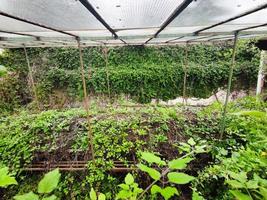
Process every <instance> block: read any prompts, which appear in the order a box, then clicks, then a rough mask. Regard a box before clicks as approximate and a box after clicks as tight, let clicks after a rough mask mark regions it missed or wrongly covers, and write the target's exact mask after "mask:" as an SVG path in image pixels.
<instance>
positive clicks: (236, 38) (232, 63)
mask: <svg viewBox="0 0 267 200" xmlns="http://www.w3.org/2000/svg"><path fill="white" fill-rule="evenodd" d="M237 42H238V32H235V38H234V46H233V54H232V62H231V67H230V71H229V77H228V85H227V92H226V97H225V103H224V107H223V112H222V119H221V124H220V139H222V137H223V133H224V130H225V117H226V113H227V105H228V101H229V96H230V93H231V86H232V78H233V72H234V67H235V56H236V50H237Z"/></svg>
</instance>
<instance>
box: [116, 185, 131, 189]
mask: <svg viewBox="0 0 267 200" xmlns="http://www.w3.org/2000/svg"><path fill="white" fill-rule="evenodd" d="M118 186H119V187H120V188H122V189H123V190H129V189H130V187H129V185H126V184H119V185H118Z"/></svg>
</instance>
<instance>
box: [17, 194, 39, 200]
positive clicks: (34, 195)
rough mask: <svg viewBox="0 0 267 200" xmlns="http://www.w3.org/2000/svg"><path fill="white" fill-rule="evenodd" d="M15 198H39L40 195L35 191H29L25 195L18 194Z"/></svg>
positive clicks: (24, 199)
mask: <svg viewBox="0 0 267 200" xmlns="http://www.w3.org/2000/svg"><path fill="white" fill-rule="evenodd" d="M14 199H15V200H39V197H38V195H36V194H34V193H33V192H29V193H26V194H23V195H16V196H15V197H14Z"/></svg>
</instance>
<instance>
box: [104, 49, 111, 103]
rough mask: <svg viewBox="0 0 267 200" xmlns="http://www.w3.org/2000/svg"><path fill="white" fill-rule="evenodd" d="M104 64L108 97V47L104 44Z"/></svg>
mask: <svg viewBox="0 0 267 200" xmlns="http://www.w3.org/2000/svg"><path fill="white" fill-rule="evenodd" d="M103 53H104V57H105V64H106V76H107V87H108V97H109V99H110V84H109V69H108V48H107V47H106V46H105V47H104V49H103Z"/></svg>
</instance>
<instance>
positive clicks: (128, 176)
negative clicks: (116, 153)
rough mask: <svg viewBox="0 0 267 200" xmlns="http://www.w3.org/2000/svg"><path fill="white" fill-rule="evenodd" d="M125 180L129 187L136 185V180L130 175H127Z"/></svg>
mask: <svg viewBox="0 0 267 200" xmlns="http://www.w3.org/2000/svg"><path fill="white" fill-rule="evenodd" d="M124 180H125V183H126V184H127V185H131V184H133V183H134V178H133V176H132V175H131V174H130V173H129V174H127V175H126V177H125V179H124Z"/></svg>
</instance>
